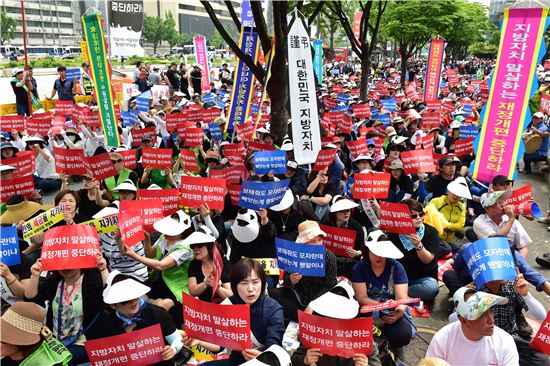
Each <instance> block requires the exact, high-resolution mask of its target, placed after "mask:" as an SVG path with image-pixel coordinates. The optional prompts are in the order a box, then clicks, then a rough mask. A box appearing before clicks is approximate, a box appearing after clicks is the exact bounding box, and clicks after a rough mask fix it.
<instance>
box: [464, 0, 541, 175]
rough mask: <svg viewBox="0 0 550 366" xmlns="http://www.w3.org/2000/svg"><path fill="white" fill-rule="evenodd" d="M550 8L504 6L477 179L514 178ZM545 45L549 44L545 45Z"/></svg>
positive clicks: (478, 150)
mask: <svg viewBox="0 0 550 366" xmlns="http://www.w3.org/2000/svg"><path fill="white" fill-rule="evenodd" d="M547 15H548V9H546V8H530V9H509V8H506V9H504V20H503V23H502V29H501V37H500V47H499V51H498V56H497V64H496V67H495V71H494V73H493V76H492V78H491V87H490V88H489V99H488V100H487V105H486V106H485V108H484V110H483V112H482V122H483V123H482V128H481V134H479V135H478V136H477V137H476V140H475V143H474V145H475V151H476V161H475V165H474V172H473V178H474V179H477V180H479V181H482V182H490V181H491V180H492V179H493V177H494V176H495V175H498V174H502V175H505V176H506V177H508V178H509V179H514V176H515V175H516V174H517V173H516V171H515V166H516V162H517V161H518V159H519V157H520V156H522V155H523V152H524V147H523V141H522V139H521V133H522V131H523V129H524V127H525V125H526V124H527V123H529V122H530V120H531V118H530V116H529V113H528V107H529V99H530V98H531V95H532V94H533V93H534V91H535V88H536V87H537V85H536V83H533V79H534V77H535V69H536V67H537V63H538V60H539V59H540V57H541V56H542V54H543V52H540V51H541V43H542V35H543V33H544V30H545V28H546V19H547V18H546V17H547ZM543 48H544V47H543Z"/></svg>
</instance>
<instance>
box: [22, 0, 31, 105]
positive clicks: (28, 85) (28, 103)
mask: <svg viewBox="0 0 550 366" xmlns="http://www.w3.org/2000/svg"><path fill="white" fill-rule="evenodd" d="M21 31H22V35H23V53H24V55H25V70H27V68H28V67H29V59H28V57H27V31H26V28H25V1H24V0H21ZM25 84H26V85H27V105H28V107H29V116H30V115H31V114H32V101H31V93H32V91H31V81H30V80H25Z"/></svg>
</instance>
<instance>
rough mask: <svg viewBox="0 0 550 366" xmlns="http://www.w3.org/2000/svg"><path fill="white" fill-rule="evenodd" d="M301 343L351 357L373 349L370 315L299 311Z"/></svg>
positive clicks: (325, 351)
mask: <svg viewBox="0 0 550 366" xmlns="http://www.w3.org/2000/svg"><path fill="white" fill-rule="evenodd" d="M298 323H299V329H300V330H299V334H300V342H301V343H302V345H303V346H304V347H306V348H320V352H321V353H322V354H327V355H331V356H340V357H345V358H352V357H353V356H354V355H355V354H357V353H360V354H364V355H370V353H371V351H372V345H373V338H372V325H373V318H372V317H370V318H356V319H331V318H325V317H321V316H316V315H312V314H307V313H304V312H303V311H298Z"/></svg>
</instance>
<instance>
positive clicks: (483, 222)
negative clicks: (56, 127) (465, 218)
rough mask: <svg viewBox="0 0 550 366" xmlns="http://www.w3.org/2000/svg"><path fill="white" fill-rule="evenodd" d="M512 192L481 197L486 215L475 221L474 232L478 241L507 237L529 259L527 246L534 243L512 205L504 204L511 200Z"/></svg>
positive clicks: (487, 194) (495, 192)
mask: <svg viewBox="0 0 550 366" xmlns="http://www.w3.org/2000/svg"><path fill="white" fill-rule="evenodd" d="M511 194H512V191H511V190H506V191H493V192H489V193H484V194H483V195H482V196H481V206H483V208H484V209H485V214H483V215H480V216H478V217H477V218H476V219H475V220H474V231H475V233H476V235H477V237H478V239H484V238H488V237H492V236H506V237H507V238H508V240H510V242H511V243H512V246H513V247H514V248H515V249H516V250H517V251H518V252H520V253H521V255H523V256H524V257H525V258H527V253H528V249H527V245H529V244H531V243H532V242H533V241H532V240H531V238H530V237H529V234H527V231H525V229H524V228H523V226H522V225H521V223H520V222H519V221H518V220H516V218H515V216H514V209H513V207H512V206H511V205H508V206H504V202H505V201H506V200H507V199H508V198H510V196H511Z"/></svg>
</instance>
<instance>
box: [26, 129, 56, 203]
mask: <svg viewBox="0 0 550 366" xmlns="http://www.w3.org/2000/svg"><path fill="white" fill-rule="evenodd" d="M25 143H26V144H27V147H26V150H33V151H34V156H35V158H36V169H35V171H34V173H33V179H34V185H35V187H36V189H37V190H38V191H39V192H44V193H50V192H55V191H57V190H59V188H61V180H60V179H59V174H57V173H56V172H55V160H54V157H53V156H52V154H51V153H50V151H49V150H48V149H46V148H45V147H44V146H45V144H46V143H45V142H44V139H42V137H40V136H31V137H27V138H26V140H25Z"/></svg>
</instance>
